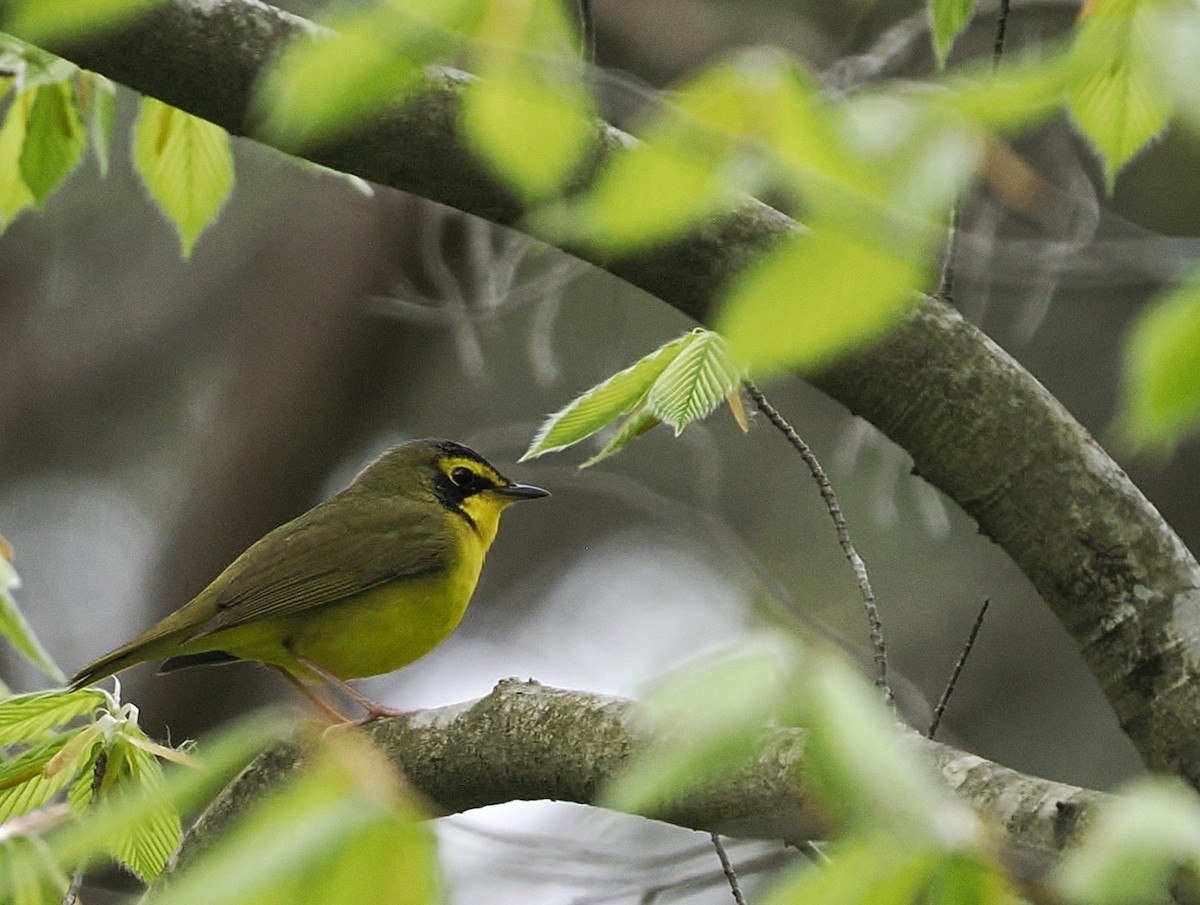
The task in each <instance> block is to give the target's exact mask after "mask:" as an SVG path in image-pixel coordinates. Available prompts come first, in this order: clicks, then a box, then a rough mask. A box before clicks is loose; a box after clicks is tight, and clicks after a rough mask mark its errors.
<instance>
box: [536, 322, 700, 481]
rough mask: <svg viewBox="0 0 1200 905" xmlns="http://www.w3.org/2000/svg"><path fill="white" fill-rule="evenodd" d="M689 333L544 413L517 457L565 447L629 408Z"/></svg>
mask: <svg viewBox="0 0 1200 905" xmlns="http://www.w3.org/2000/svg"><path fill="white" fill-rule="evenodd" d="M693 335H694V334H693V333H688V334H685V335H684V336H681V337H679V338H677V339H673V340H671V341H670V342H668V343H665V344H663V345H662V346H660V347H659V348H657V349H655V350H654V351H653V352H651V353H650V354H649V355H647V356H645V357H644V358H642V359H641V360H640V361H638V362H637V363H635V364H633V365H630V366H629V367H628V368H626V369H625V370H623V371H619V372H617V373H616V374H614V375H613V376H612V377H609V378H608V379H607V380H605V381H603V382H601V383H598V384H597V385H596V386H594V387H592V388H591V389H590V390H587V391H585V392H584V393H582V394H580V395H579V397H577V398H576V399H574V400H573V401H572V402H570V403H568V404H567V405H566V406H565V407H564V408H562V409H560V410H559V411H557V412H555V413H554V414H552V415H550V416H549V417H547V418H546V420H545V422H543V424H542V426H541V428H539V429H538V432H537V434H536V435H535V436H534V438H533V441H532V442H531V443H530V444H529V449H528V450H526V452H525V455H523V456H521V461H522V462H524V461H525V460H526V459H534V458H537V457H538V456H540V455H544V454H545V453H549V452H557V451H558V450H560V449H566V448H567V447H568V446H571V445H573V444H575V443H578V442H579V441H580V440H583V439H586V438H587V437H590V436H591V435H592V434H594V433H596V431H598V430H600V429H602V428H604V427H606V426H607V425H609V424H611V423H612V422H613V421H614V420H615V419H616V418H618V417H619V416H621V415H623V414H625V413H626V412H629V411H631V410H632V409H633V408H634V406H636V405H637V404H638V402H640V401H641V400H642V399H644V398H645V396H646V394H647V393H649V392H650V387H651V386H652V385H653V384H654V381H655V380H656V379H657V378H658V376H659V375H660V374H661V373H662V372H663V371H664V370H665V369H666V367H667V365H669V364H670V363H671V362H672V361H673V360H674V359H675V357H676V356H677V355H678V354H679V353H680V351H681V350H682V349H683V348H684V346H686V345H687V344H688V343H689V341H690V339H691V337H692V336H693Z"/></svg>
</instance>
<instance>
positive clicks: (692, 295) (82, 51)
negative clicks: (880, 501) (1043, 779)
mask: <svg viewBox="0 0 1200 905" xmlns="http://www.w3.org/2000/svg"><path fill="white" fill-rule="evenodd" d="M8 6H9V4H8V3H7V2H6V0H0V29H2V30H11V27H12V24H11V22H10V21H9V19H10V18H11V17H10V15H9V12H8ZM314 28H315V26H313V25H312V24H311V23H308V22H306V21H305V20H303V19H300V18H298V17H296V16H292V15H290V14H287V13H284V12H282V11H280V10H277V9H275V8H273V7H271V6H268V5H266V4H264V3H261V2H258V0H204V2H199V0H167V2H165V3H164V4H163V5H162V6H159V7H155V9H154V10H153V11H152V12H150V13H148V14H146V15H144V16H142V17H141V18H139V19H138V20H137V21H136V22H133V23H131V24H128V25H126V26H125V27H123V28H121V29H119V30H116V31H110V32H108V33H106V34H104V35H101V36H95V37H93V38H90V39H87V40H81V41H78V42H76V43H73V44H66V43H63V44H60V45H56V46H50V47H47V49H49V50H51V51H54V52H56V53H59V54H61V55H62V56H64V57H66V58H68V59H70V60H73V61H74V62H76V63H78V64H79V65H81V66H83V67H85V68H88V69H93V70H95V71H97V72H100V73H102V74H104V75H106V76H108V77H110V78H112V79H114V80H116V81H118V82H122V83H123V84H125V85H128V86H130V87H132V88H135V89H137V90H138V91H142V92H144V93H147V94H151V95H154V96H156V97H158V98H160V99H162V100H164V101H166V102H168V103H171V104H174V105H175V106H178V107H180V108H182V109H184V110H188V111H189V112H192V113H195V114H197V115H200V116H203V117H205V118H206V119H209V120H211V121H213V122H215V123H217V124H219V125H221V126H224V127H225V128H226V129H228V130H229V131H230V132H233V133H234V134H238V135H248V136H251V137H254V136H255V134H256V130H255V124H254V123H253V122H252V121H251V114H250V112H249V111H250V110H251V104H250V100H251V90H252V86H253V83H254V81H255V79H256V78H257V76H258V75H259V74H260V73H261V72H262V71H263V68H264V67H265V65H266V64H267V62H268V61H269V59H270V57H271V56H272V54H273V53H275V52H276V51H278V49H279V48H280V46H281V45H282V44H283V43H284V41H286V40H287V39H288V38H290V37H292V36H294V35H297V34H301V33H306V32H311V31H313V29H314ZM17 36H18V37H20V34H18V35H17ZM467 78H468V76H465V75H463V74H461V73H452V72H440V73H437V74H435V75H433V76H431V78H430V85H429V90H428V91H427V92H425V93H424V94H423V95H421V96H420V97H419V98H417V99H416V100H415V101H413V102H412V103H410V104H409V105H408V106H406V107H405V108H404V109H403V110H401V111H399V112H397V113H394V114H392V115H389V116H383V117H380V118H379V119H377V120H376V121H374V122H372V123H371V124H369V125H368V126H366V127H364V128H362V129H360V130H359V131H358V132H356V133H355V134H353V135H349V136H347V137H346V138H344V139H343V140H341V141H339V142H337V143H336V144H331V145H327V146H325V147H323V148H319V149H315V150H313V151H311V152H309V153H307V156H308V157H310V159H312V160H314V161H316V162H318V163H321V164H324V165H327V166H330V167H334V168H336V169H340V170H344V171H346V172H350V173H355V174H357V175H359V176H362V177H364V178H366V179H370V180H372V181H375V182H379V183H382V184H385V185H390V186H392V187H394V188H398V189H403V190H405V191H410V192H413V193H416V194H418V195H422V196H424V197H426V198H430V199H433V200H435V201H439V202H442V203H444V204H448V205H451V206H453V207H457V208H459V209H461V210H464V211H467V212H470V213H473V214H476V215H478V216H481V217H484V218H486V219H489V220H492V221H494V222H497V223H502V224H508V225H514V224H518V223H519V220H520V216H521V213H522V212H521V208H520V206H519V204H518V203H517V202H516V201H515V199H514V198H513V197H512V196H511V195H510V194H509V193H508V192H507V191H505V189H504V188H503V187H502V186H501V185H500V183H499V182H498V181H497V180H495V179H494V178H493V177H492V176H491V175H490V174H489V172H488V171H487V170H486V169H485V168H484V167H482V166H481V165H480V164H479V163H478V162H477V161H476V160H475V159H474V158H473V157H472V155H471V153H470V151H469V149H468V148H467V147H466V145H465V144H464V142H463V141H462V139H461V136H460V134H459V131H458V128H457V114H458V101H459V96H460V93H461V92H460V89H461V86H462V84H463V83H464V81H465V80H466V79H467ZM628 140H630V139H628V138H627V137H626V136H623V135H622V134H621V133H619V132H618V131H617V130H615V129H613V128H611V127H608V126H603V127H600V128H599V129H598V132H597V141H596V146H595V149H594V153H593V155H592V157H591V159H590V161H589V163H588V165H587V167H585V168H584V169H583V172H581V173H580V174H579V177H578V179H579V181H580V183H581V184H582V183H586V182H587V180H588V179H589V178H590V177H591V175H592V174H593V173H594V172H595V171H596V169H597V168H598V167H599V166H600V165H601V164H602V163H603V161H604V159H605V158H606V156H607V155H608V154H609V153H610V152H611V150H612V149H613V148H614V147H616V146H617V145H619V144H621V143H623V142H625V141H628ZM400 149H402V151H401V150H400ZM795 228H796V224H795V223H794V222H793V221H791V220H790V219H788V218H787V217H786V216H785V215H783V214H782V213H780V212H778V211H776V210H773V209H772V208H770V207H767V206H766V205H764V204H761V203H759V202H757V201H752V200H746V201H744V202H743V203H741V204H740V205H739V206H737V207H736V209H733V210H730V211H729V212H728V213H727V215H725V216H723V217H720V218H717V219H714V220H713V221H712V222H711V223H709V224H707V225H706V226H704V227H703V228H701V229H698V230H697V231H695V232H693V233H692V234H689V235H688V236H685V237H683V238H681V239H679V240H677V241H675V242H673V243H670V244H669V245H664V246H659V247H656V248H653V249H648V250H645V251H642V252H639V253H636V254H631V255H628V256H625V257H621V258H614V259H608V258H603V257H601V256H599V255H598V254H596V253H594V252H592V251H589V250H588V249H585V248H568V249H567V250H568V251H571V252H572V253H574V254H576V255H578V256H579V257H581V258H583V259H585V260H588V261H590V262H591V263H593V264H596V265H597V266H600V267H603V268H604V269H606V270H608V271H610V272H612V273H614V274H616V275H617V276H620V277H623V278H624V279H626V280H628V281H629V282H630V283H632V284H633V285H635V286H638V287H640V288H641V289H643V290H645V291H647V292H649V293H651V294H653V295H656V296H658V297H659V298H660V299H662V300H664V301H666V302H667V303H669V304H671V305H673V306H674V307H675V308H677V309H679V310H680V311H682V312H684V313H685V314H688V315H690V316H692V317H694V318H695V319H697V320H699V321H702V322H703V321H707V320H709V319H710V315H711V314H712V309H713V306H714V304H715V301H716V299H717V298H718V297H719V294H720V291H721V289H722V287H723V286H724V285H725V283H726V282H727V280H728V278H729V277H730V276H731V275H732V274H734V273H736V272H737V271H738V270H740V269H741V268H742V267H743V266H744V265H745V264H746V262H747V261H749V260H750V259H751V258H753V257H754V256H756V255H757V254H759V253H761V251H762V250H763V249H764V248H767V247H769V246H770V245H771V244H772V243H774V242H776V241H778V239H779V238H780V237H781V236H783V235H785V234H787V233H788V232H789V231H791V230H793V229H795ZM531 234H533V235H536V232H532V233H531ZM540 238H547V237H544V236H543V237H540ZM812 380H813V383H814V384H815V385H816V386H817V387H819V388H820V389H822V390H824V391H825V392H827V393H829V394H830V395H831V396H833V397H834V398H836V399H838V400H840V401H841V402H843V403H844V404H845V405H846V406H847V407H848V408H850V409H851V411H853V412H855V413H856V414H859V415H861V416H862V417H864V418H866V419H867V420H869V421H871V422H872V423H874V424H875V425H876V426H877V427H879V428H880V429H881V430H883V431H884V432H885V433H887V434H888V435H889V436H890V437H891V438H892V439H893V440H895V441H896V442H897V443H899V444H900V445H901V446H903V447H904V448H905V449H906V450H908V452H909V453H911V455H912V457H913V460H914V462H915V463H916V470H917V471H918V472H919V473H920V474H921V475H922V476H923V477H924V478H925V479H926V480H928V481H929V482H930V483H932V484H934V485H935V486H937V487H939V488H941V489H942V490H944V491H945V492H946V493H947V494H949V495H950V496H951V497H952V498H953V499H955V500H956V501H957V502H958V503H959V505H961V506H962V507H963V509H964V510H966V511H967V512H968V513H969V514H970V515H971V516H973V517H974V518H975V519H976V520H977V521H978V523H979V526H980V530H981V531H983V532H984V533H986V534H987V535H988V536H990V537H991V538H992V539H994V540H995V541H996V542H997V543H999V544H1000V545H1001V546H1002V547H1004V549H1005V550H1006V551H1007V552H1008V553H1009V555H1010V556H1011V557H1012V558H1013V560H1014V561H1015V562H1016V563H1017V565H1018V566H1019V567H1020V568H1021V569H1022V570H1023V571H1024V572H1025V574H1026V575H1027V576H1028V577H1029V578H1030V580H1031V581H1032V582H1033V584H1034V586H1035V587H1036V588H1037V589H1038V591H1039V592H1040V593H1041V595H1042V597H1043V598H1044V599H1045V600H1046V602H1047V603H1048V604H1049V605H1050V607H1051V608H1052V609H1053V611H1054V613H1055V614H1056V615H1057V617H1058V618H1059V620H1060V621H1061V622H1062V623H1063V625H1064V626H1065V627H1066V629H1067V631H1068V632H1070V633H1071V635H1072V637H1073V638H1074V639H1075V640H1076V643H1077V644H1078V645H1079V648H1080V650H1081V652H1082V653H1083V656H1084V658H1085V660H1086V662H1087V663H1088V665H1089V667H1090V668H1091V670H1092V672H1093V673H1094V674H1095V676H1096V677H1097V679H1098V681H1099V683H1100V686H1101V688H1102V689H1103V691H1104V693H1105V695H1106V696H1107V698H1108V700H1109V701H1110V703H1111V704H1112V706H1113V708H1114V710H1115V711H1116V713H1117V715H1118V717H1119V718H1120V721H1121V725H1122V727H1123V728H1124V729H1125V731H1126V732H1127V733H1128V734H1129V736H1130V738H1131V739H1132V740H1133V741H1134V743H1135V744H1136V745H1137V746H1138V749H1139V750H1140V751H1141V753H1142V756H1143V758H1144V759H1145V761H1146V763H1147V764H1148V765H1149V766H1150V767H1152V768H1155V769H1158V770H1164V771H1172V772H1179V773H1181V774H1182V775H1183V776H1184V777H1186V778H1187V779H1188V780H1189V781H1190V782H1191V783H1192V784H1193V785H1195V786H1197V787H1200V732H1198V726H1197V721H1198V720H1200V591H1198V590H1197V589H1198V588H1200V568H1198V567H1197V564H1196V562H1195V560H1194V559H1193V557H1192V556H1191V554H1190V553H1189V552H1188V551H1187V550H1186V549H1185V548H1184V546H1183V544H1182V543H1181V542H1180V541H1179V539H1178V538H1177V537H1176V536H1175V534H1174V533H1173V532H1172V531H1171V530H1170V528H1169V527H1168V526H1167V525H1166V524H1165V522H1164V521H1163V520H1162V518H1161V517H1160V516H1159V514H1158V512H1157V511H1156V510H1155V509H1154V507H1153V506H1151V505H1150V503H1149V502H1148V501H1147V500H1146V499H1145V498H1144V497H1143V496H1142V494H1141V493H1140V492H1139V491H1138V490H1137V488H1135V487H1134V486H1133V484H1132V483H1131V482H1130V481H1129V480H1128V478H1127V477H1126V476H1125V474H1124V473H1123V472H1122V471H1121V469H1120V468H1119V467H1118V466H1117V465H1116V464H1115V463H1114V462H1113V461H1112V460H1111V459H1110V458H1109V457H1108V456H1107V455H1106V454H1105V453H1104V452H1103V451H1102V450H1101V449H1100V447H1099V446H1098V445H1097V444H1096V443H1095V441H1094V440H1092V439H1091V437H1090V436H1088V434H1087V433H1086V432H1085V431H1084V430H1083V428H1082V427H1080V426H1079V425H1078V424H1077V423H1076V422H1075V421H1074V420H1073V419H1072V418H1071V417H1070V415H1069V414H1068V413H1067V412H1066V411H1065V410H1063V408H1062V407H1061V406H1060V405H1059V404H1058V403H1057V401H1056V400H1054V398H1053V397H1051V396H1050V395H1049V393H1047V392H1046V391H1045V389H1044V388H1043V387H1042V386H1041V385H1040V384H1039V383H1038V382H1037V381H1036V380H1035V379H1034V378H1033V377H1031V376H1030V375H1029V374H1028V373H1027V372H1025V371H1024V370H1023V369H1022V368H1021V367H1020V366H1019V365H1018V364H1017V363H1016V362H1015V361H1013V360H1012V359H1011V358H1010V357H1009V356H1008V355H1007V354H1005V353H1004V352H1003V351H1002V350H1001V349H999V348H998V347H997V346H996V345H995V344H993V343H992V342H991V341H990V340H988V339H987V338H986V337H985V336H984V335H983V334H982V333H980V332H979V331H978V330H976V329H975V328H974V327H972V326H970V325H969V324H967V323H965V322H964V321H963V320H962V318H961V317H959V315H958V314H957V313H955V312H954V311H953V310H951V309H949V308H948V307H946V306H944V305H942V304H940V303H936V302H929V303H927V304H925V305H923V306H922V307H920V308H919V309H918V310H917V311H916V312H915V313H914V314H913V315H912V316H911V317H909V318H907V319H906V320H905V321H904V322H903V323H902V324H901V325H900V326H899V327H898V328H897V329H896V330H895V331H894V332H893V333H892V334H890V335H889V336H888V337H887V338H886V339H885V340H884V341H882V342H880V343H878V344H877V345H875V346H874V347H872V348H869V349H863V350H860V351H858V352H856V353H854V354H851V355H848V356H846V357H845V358H844V359H842V360H841V361H839V362H838V363H837V364H836V365H834V366H833V367H832V368H830V369H829V370H827V371H826V372H824V373H822V374H819V375H815V376H813V377H812Z"/></svg>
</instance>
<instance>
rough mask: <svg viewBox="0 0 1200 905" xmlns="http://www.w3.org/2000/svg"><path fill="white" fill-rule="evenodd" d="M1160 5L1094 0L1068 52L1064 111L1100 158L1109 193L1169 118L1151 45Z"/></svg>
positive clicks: (1147, 0)
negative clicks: (1126, 166)
mask: <svg viewBox="0 0 1200 905" xmlns="http://www.w3.org/2000/svg"><path fill="white" fill-rule="evenodd" d="M1164 2H1165V0H1096V2H1095V3H1094V4H1093V5H1092V6H1091V9H1090V12H1089V14H1088V16H1087V18H1086V19H1085V20H1084V22H1083V24H1082V26H1081V27H1080V29H1079V34H1078V36H1077V37H1076V39H1075V45H1074V48H1073V49H1072V53H1071V65H1070V69H1069V70H1068V78H1069V81H1068V84H1067V103H1068V107H1069V109H1070V111H1071V114H1072V116H1073V117H1074V119H1075V122H1076V123H1077V124H1078V125H1079V128H1080V129H1081V130H1082V132H1083V134H1084V135H1086V136H1087V137H1088V139H1089V140H1090V141H1091V142H1092V144H1093V145H1094V147H1095V148H1096V150H1097V152H1098V153H1099V155H1100V159H1101V163H1102V164H1103V166H1104V181H1105V184H1106V185H1107V187H1108V191H1109V192H1110V193H1111V192H1112V190H1113V186H1114V184H1115V182H1116V178H1117V173H1119V172H1120V171H1121V169H1122V168H1123V167H1124V166H1125V164H1127V163H1128V162H1129V160H1130V159H1131V158H1132V157H1133V156H1134V155H1135V154H1137V153H1138V152H1139V151H1140V150H1142V148H1144V147H1145V146H1146V145H1147V144H1148V143H1149V142H1150V141H1151V140H1153V139H1154V138H1155V137H1156V136H1158V135H1159V133H1161V132H1162V131H1163V129H1164V128H1166V125H1167V122H1168V120H1169V119H1170V117H1171V98H1170V92H1169V90H1168V86H1167V83H1166V80H1164V79H1163V78H1162V73H1161V70H1160V69H1159V65H1158V63H1157V61H1156V56H1157V53H1158V48H1157V46H1156V45H1155V44H1154V43H1153V37H1154V34H1155V23H1156V21H1157V19H1156V14H1157V13H1156V8H1158V7H1161V6H1162V5H1163V4H1164Z"/></svg>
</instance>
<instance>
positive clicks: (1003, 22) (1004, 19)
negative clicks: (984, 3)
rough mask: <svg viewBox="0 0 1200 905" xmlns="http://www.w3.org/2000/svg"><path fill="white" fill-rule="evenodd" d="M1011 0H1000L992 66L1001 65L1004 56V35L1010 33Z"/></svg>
mask: <svg viewBox="0 0 1200 905" xmlns="http://www.w3.org/2000/svg"><path fill="white" fill-rule="evenodd" d="M1009 6H1010V0H1000V12H999V13H998V14H997V15H996V40H995V42H994V43H993V44H992V67H993V68H995V67H997V66H999V65H1000V58H1001V57H1002V56H1004V36H1005V34H1007V33H1008V13H1009Z"/></svg>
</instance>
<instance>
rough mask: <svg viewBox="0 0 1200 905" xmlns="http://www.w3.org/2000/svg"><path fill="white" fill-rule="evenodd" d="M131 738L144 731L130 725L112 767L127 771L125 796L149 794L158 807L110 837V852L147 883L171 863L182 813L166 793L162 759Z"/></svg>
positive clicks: (114, 749)
mask: <svg viewBox="0 0 1200 905" xmlns="http://www.w3.org/2000/svg"><path fill="white" fill-rule="evenodd" d="M130 735H135V736H136V735H142V737H143V738H144V737H145V736H144V734H143V733H142V730H141V729H139V728H138V727H137V726H136V725H134V724H129V723H127V724H126V725H125V726H124V727H123V730H122V732H121V733H120V734H118V735H117V736H116V738H115V739H114V741H113V746H112V747H111V748H110V749H109V752H108V757H109V768H110V769H112V768H113V767H114V766H115V765H119V766H117V769H118V771H120V772H123V773H124V774H125V776H126V778H127V780H126V781H127V782H128V785H127V786H126V787H125V788H124V790H123V792H122V793H121V794H131V795H139V794H141V795H148V796H150V797H151V798H152V799H157V800H158V802H159V805H158V807H155V808H150V809H148V810H147V811H146V812H145V813H144V814H143V815H142V819H141V820H140V821H138V822H137V823H130V824H127V825H126V826H125V827H123V828H122V829H123V831H119V832H116V833H114V834H113V835H112V836H111V837H110V838H109V852H110V853H111V854H112V856H113V857H114V858H116V859H117V860H118V861H120V862H121V863H122V864H124V865H125V866H126V867H128V868H129V869H130V870H131V871H133V872H134V873H135V874H137V875H138V876H139V877H140V878H141V879H142V880H143V881H146V882H149V881H150V880H153V879H154V878H155V877H157V876H158V874H159V873H160V872H161V871H162V869H163V867H165V866H166V863H167V860H168V859H169V858H170V857H171V855H172V854H174V853H175V849H176V848H177V847H178V846H179V839H180V824H179V813H178V812H177V811H176V810H175V807H174V805H173V804H172V803H171V802H170V801H169V800H168V799H167V797H166V796H165V795H164V794H163V788H164V785H163V770H162V765H161V764H159V762H158V758H156V757H154V755H152V754H149V753H147V752H146V751H143V750H142V749H141V748H140V747H138V746H137V745H135V744H132V742H131V739H130V738H129V736H130Z"/></svg>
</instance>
